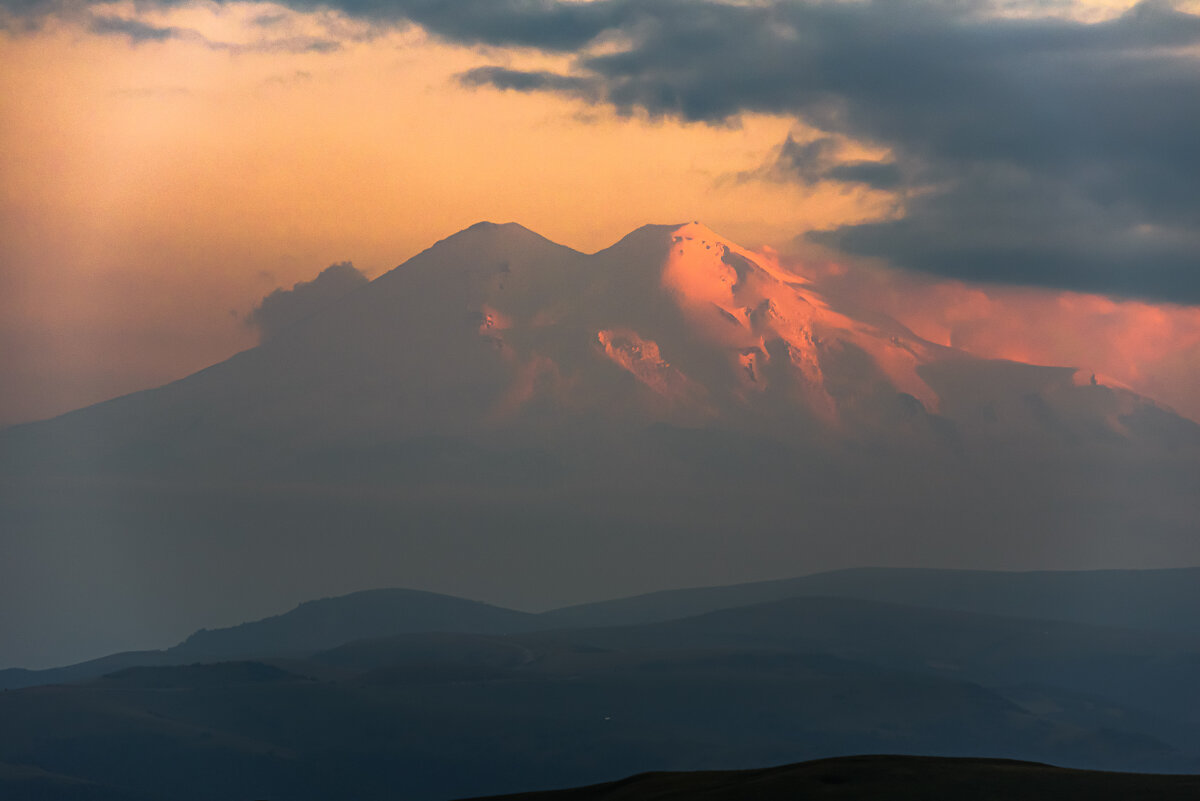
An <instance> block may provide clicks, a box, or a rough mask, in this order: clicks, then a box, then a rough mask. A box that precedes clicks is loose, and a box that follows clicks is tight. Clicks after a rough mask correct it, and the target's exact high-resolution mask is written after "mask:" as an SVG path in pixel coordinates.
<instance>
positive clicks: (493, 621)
mask: <svg viewBox="0 0 1200 801" xmlns="http://www.w3.org/2000/svg"><path fill="white" fill-rule="evenodd" d="M536 628H541V625H540V622H539V618H538V617H537V616H536V615H531V614H528V613H525V612H517V611H515V610H512V609H503V608H501V607H498V606H492V605H491V604H485V603H481V602H479V601H468V600H465V599H462V598H454V597H451V596H448V595H439V594H437V593H432V592H420V591H417V590H403V589H380V590H365V591H363V592H356V593H351V594H349V595H344V596H340V597H337V598H321V599H318V600H313V601H306V602H304V603H302V604H300V605H299V606H297V607H296V608H295V609H292V610H291V611H289V612H285V613H284V614H282V615H273V616H271V617H267V618H263V619H261V620H255V621H250V622H247V623H241V624H238V625H236V626H230V627H228V628H223V629H200V630H199V631H196V632H194V633H193V634H191V635H190V636H189V637H188V638H187V639H185V640H184V641H183V642H181V643H179V644H178V645H175V646H173V647H171V648H166V649H163V650H159V651H133V652H127V653H120V654H112V655H111V656H106V657H102V658H100V659H93V660H89V661H86V662H81V663H78V664H75V665H69V666H66V667H59V668H50V669H47V670H21V669H9V670H0V689H16V688H19V687H34V686H39V685H47V684H59V683H64V682H77V681H85V680H88V679H95V678H97V677H99V676H103V675H106V674H109V673H114V672H116V671H120V670H127V669H132V668H142V667H157V666H167V665H187V664H191V663H195V662H219V661H224V660H229V659H246V658H262V657H273V658H276V659H282V658H287V657H307V656H309V655H311V654H313V653H315V652H317V651H323V650H326V649H329V648H333V647H335V646H339V645H343V644H345V643H348V642H352V641H355V640H369V639H372V638H381V637H388V636H391V635H396V634H405V633H413V632H447V633H455V632H463V633H474V634H501V633H509V632H518V631H530V630H533V629H536Z"/></svg>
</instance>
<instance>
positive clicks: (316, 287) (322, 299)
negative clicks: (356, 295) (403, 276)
mask: <svg viewBox="0 0 1200 801" xmlns="http://www.w3.org/2000/svg"><path fill="white" fill-rule="evenodd" d="M367 281H368V279H367V277H366V276H365V275H363V274H362V273H361V272H359V271H358V269H357V268H355V266H354V265H353V264H351V263H350V262H348V261H343V262H339V263H338V264H331V265H329V266H328V267H326V268H325V269H324V270H322V271H321V273H320V274H319V275H318V276H317V277H316V278H314V279H313V280H311V281H301V282H299V283H297V284H294V285H293V286H292V288H291V289H276V290H275V291H274V292H272V293H271V294H269V295H267V296H266V297H265V298H263V299H262V302H261V303H259V304H258V306H257V307H255V309H254V311H252V312H250V315H249V317H248V318H247V322H249V323H250V324H251V325H253V326H254V327H255V328H257V329H258V331H259V335H260V336H261V338H262V340H263V341H264V342H266V341H267V340H269V339H271V338H272V337H274V336H275V335H276V334H277V333H279V332H280V331H282V330H284V329H285V328H287V327H288V326H290V325H292V324H293V323H295V322H298V321H300V320H303V319H304V318H306V317H309V316H310V315H312V314H315V313H316V312H318V311H320V310H321V309H323V308H325V307H326V306H329V305H330V304H332V303H334V302H336V301H337V300H338V299H339V298H342V297H343V296H345V295H347V294H348V293H350V292H352V291H354V290H355V289H358V288H359V287H360V286H362V285H364V284H366V283H367Z"/></svg>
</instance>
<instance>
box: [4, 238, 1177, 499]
mask: <svg viewBox="0 0 1200 801" xmlns="http://www.w3.org/2000/svg"><path fill="white" fill-rule="evenodd" d="M653 424H660V428H661V429H666V428H679V429H684V430H698V429H706V430H712V431H728V432H742V433H744V434H746V435H748V436H751V437H761V438H769V439H771V440H772V441H774V442H784V443H788V442H790V443H795V444H803V445H804V446H805V447H810V448H811V447H814V446H818V447H821V448H824V449H829V448H835V447H837V446H839V445H844V444H845V443H857V444H863V443H872V444H875V445H879V444H882V443H890V444H891V445H897V444H900V443H903V445H904V447H922V448H924V447H934V448H937V449H940V450H942V451H945V452H950V451H953V450H954V449H957V448H962V447H963V446H964V445H966V444H968V443H971V442H976V443H980V442H987V443H988V444H989V447H994V446H995V445H996V444H997V443H1000V442H1003V443H1004V444H1005V447H1006V448H1026V449H1028V448H1033V449H1036V450H1038V451H1044V450H1047V449H1057V448H1061V447H1066V448H1068V449H1072V448H1085V449H1090V448H1093V447H1107V446H1113V447H1116V448H1118V449H1122V448H1129V447H1131V446H1132V447H1138V448H1140V447H1143V446H1149V447H1152V448H1155V449H1157V448H1159V447H1161V446H1163V445H1169V446H1171V447H1179V446H1180V445H1187V444H1189V443H1190V444H1192V445H1195V444H1196V443H1197V442H1200V427H1197V426H1196V425H1195V424H1193V423H1191V422H1190V421H1186V420H1182V419H1180V418H1178V417H1176V416H1175V415H1174V414H1172V413H1171V412H1170V411H1169V410H1167V409H1165V408H1163V407H1160V406H1158V405H1156V404H1155V403H1154V402H1152V401H1150V400H1148V399H1145V398H1142V397H1139V396H1137V395H1135V394H1134V393H1132V392H1130V391H1128V390H1126V389H1122V388H1119V387H1109V386H1104V385H1102V384H1097V383H1096V382H1095V378H1094V377H1093V376H1091V375H1088V374H1085V373H1083V372H1082V371H1077V370H1075V369H1073V368H1066V367H1042V366H1034V365H1025V364H1019V363H1015V362H1004V361H996V360H983V359H978V358H973V357H971V356H969V355H967V354H965V353H963V352H961V351H957V350H954V349H952V348H947V347H943V346H939V345H936V344H933V343H930V342H928V341H925V340H923V339H921V338H920V337H917V336H916V335H914V334H913V333H912V332H911V331H909V330H908V329H906V328H905V327H903V326H902V325H900V324H899V323H897V322H895V321H894V320H891V319H889V318H886V317H883V316H881V315H878V314H873V313H869V312H866V311H863V310H855V309H852V308H845V307H842V306H839V305H836V304H835V303H833V302H832V301H831V300H830V299H829V298H827V297H825V296H824V295H823V294H822V293H821V292H820V291H819V289H818V288H817V287H816V286H814V285H813V284H812V283H811V282H810V281H809V280H807V279H805V278H803V277H801V276H799V275H796V274H794V273H792V272H789V271H787V270H785V269H783V268H781V267H780V266H779V265H777V264H775V263H773V261H772V260H771V259H770V258H769V257H768V256H764V255H762V254H756V253H751V252H749V251H746V250H744V249H742V248H740V247H738V246H737V245H735V244H733V243H732V242H729V241H728V240H725V239H723V238H722V237H720V236H718V235H717V234H715V233H713V232H712V231H710V230H708V229H707V228H705V227H704V226H701V225H699V224H695V223H693V224H689V225H683V226H646V227H644V228H640V229H638V230H636V231H634V232H633V233H631V234H629V235H628V236H626V237H625V238H624V239H622V240H621V241H620V242H618V243H617V244H615V245H613V246H612V247H610V248H608V249H606V250H603V251H600V252H598V253H595V254H592V255H585V254H582V253H578V252H576V251H573V250H570V249H568V248H565V247H562V246H560V245H556V244H554V243H552V242H550V241H548V240H546V239H544V238H542V237H540V236H538V235H537V234H534V233H533V232H531V231H529V230H527V229H524V228H522V227H520V226H518V225H515V224H508V225H493V224H490V223H479V224H478V225H474V226H472V227H471V228H468V229H467V230H465V231H462V232H461V233H459V234H456V235H454V236H452V237H450V238H448V239H446V240H444V241H442V242H439V243H438V244H437V245H435V246H433V247H432V248H430V249H429V250H427V251H425V252H424V253H421V254H420V255H418V256H416V257H415V258H413V259H411V260H410V261H409V262H407V263H405V264H403V265H401V266H400V267H398V268H396V269H394V270H392V271H391V272H389V273H387V274H385V275H383V276H382V277H380V278H378V279H377V280H375V281H373V282H371V283H370V284H369V285H366V286H363V287H362V288H360V289H359V290H358V291H356V292H352V293H351V294H350V295H349V296H347V297H344V298H343V299H341V300H340V301H338V302H335V303H333V304H332V305H331V306H329V307H328V308H325V309H323V310H321V311H319V312H318V313H316V314H313V315H311V316H309V317H307V318H305V319H303V320H301V321H300V322H298V323H296V324H294V325H292V326H291V327H290V328H288V329H285V330H284V331H282V332H280V333H279V334H278V335H277V336H275V337H273V338H272V339H270V340H269V341H267V342H265V343H264V344H262V345H261V346H259V347H257V348H254V349H252V350H249V351H246V352H244V353H241V354H238V355H237V356H235V357H233V358H232V359H229V360H227V361H225V362H223V363H221V364H218V365H216V366H214V367H211V368H209V369H207V370H204V371H201V372H200V373H197V374H195V375H193V376H191V377H189V378H186V379H184V380H182V381H178V382H175V383H173V384H170V385H167V386H165V387H163V388H160V389H157V390H152V391H148V392H142V393H136V394H134V395H130V396H127V397H124V398H120V399H117V400H115V401H111V402H108V403H104V404H99V405H97V406H93V407H90V408H88V409H85V410H82V411H80V412H76V413H73V414H70V415H66V416H64V417H62V418H59V419H57V420H54V421H51V422H47V423H42V424H34V425H32V426H26V427H20V428H18V429H16V430H13V431H10V432H9V433H8V434H7V437H6V438H5V441H4V445H5V450H7V451H10V452H13V451H19V450H21V449H22V447H21V446H22V445H27V446H31V447H29V449H28V450H25V452H24V453H22V454H21V456H22V458H26V459H30V460H31V462H30V463H38V462H40V463H43V464H46V466H51V465H55V464H57V465H58V466H61V467H69V468H70V469H72V470H74V469H79V468H85V469H99V470H102V471H115V472H119V473H130V472H132V473H143V472H153V473H161V472H162V471H164V470H165V471H167V472H174V471H176V470H183V471H184V472H189V473H190V472H193V471H194V470H195V469H196V468H197V467H198V466H205V467H215V468H216V469H217V470H218V472H219V473H220V474H222V475H228V474H229V471H231V470H232V471H233V472H235V473H237V472H240V471H246V472H249V473H254V472H257V471H261V470H265V471H267V472H268V473H273V472H275V471H278V470H279V469H280V468H281V467H282V466H283V464H282V463H287V464H292V463H293V460H295V459H296V458H299V459H300V460H301V461H302V462H304V464H306V465H307V466H308V467H310V468H313V469H316V470H317V472H319V473H322V474H326V475H334V476H336V475H338V474H339V472H340V471H343V470H345V469H347V468H350V469H352V466H353V462H354V461H355V460H356V459H359V460H362V459H366V460H367V461H368V462H369V463H370V469H371V470H375V469H379V468H380V467H381V465H380V464H379V463H378V462H379V460H382V461H383V462H386V461H387V456H386V451H387V450H388V449H389V448H394V449H395V451H396V453H394V454H393V457H394V461H395V464H394V465H393V467H399V466H400V465H407V466H408V467H411V468H413V469H414V470H417V472H419V466H420V464H421V462H422V461H433V462H437V461H439V460H440V461H446V460H449V461H450V462H451V463H453V462H454V461H457V460H462V461H469V460H470V455H469V454H467V453H458V452H456V446H455V445H453V444H451V443H450V442H449V440H451V439H454V440H467V441H473V442H475V443H481V442H491V441H495V440H497V439H498V440H499V441H500V442H502V443H503V444H502V447H501V450H502V451H504V453H505V454H507V456H499V455H497V454H492V456H493V459H496V460H498V461H497V464H502V463H507V462H508V461H509V460H512V459H514V458H515V459H516V460H517V463H518V464H517V465H516V467H520V466H521V462H522V459H521V458H519V453H520V452H522V451H524V452H525V455H526V457H527V459H526V460H525V461H526V464H525V467H527V468H529V467H532V466H536V464H537V463H538V457H537V454H538V453H540V454H542V455H543V456H545V455H546V454H547V453H552V452H553V451H554V450H555V446H556V445H561V444H563V443H565V442H568V441H569V442H572V444H573V445H577V444H579V443H580V442H589V441H590V442H591V443H592V444H593V445H603V444H604V443H605V442H606V441H609V438H610V437H611V436H612V434H613V432H614V431H617V432H629V431H637V432H641V431H643V430H645V428H646V427H647V426H650V425H653ZM638 436H640V434H639V435H638ZM729 444H730V445H733V446H734V447H735V449H736V445H735V443H729ZM514 449H515V450H514ZM31 452H34V453H35V454H36V455H32V454H31ZM743 455H744V454H743ZM323 458H326V459H328V462H327V463H324V464H323V463H321V461H322V459H323ZM7 461H8V462H9V464H10V465H11V464H12V460H11V459H9V460H7ZM555 461H556V460H554V459H551V460H550V462H555ZM27 464H29V463H27ZM543 466H545V465H543ZM402 472H403V470H402ZM464 474H465V475H469V474H470V468H469V467H468V468H467V469H466V471H465V473H464Z"/></svg>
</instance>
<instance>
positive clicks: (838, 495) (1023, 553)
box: [0, 223, 1200, 667]
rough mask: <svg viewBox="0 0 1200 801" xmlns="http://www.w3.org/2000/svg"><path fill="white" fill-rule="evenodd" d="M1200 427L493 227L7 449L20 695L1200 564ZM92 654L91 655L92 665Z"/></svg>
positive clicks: (2, 464)
mask: <svg viewBox="0 0 1200 801" xmlns="http://www.w3.org/2000/svg"><path fill="white" fill-rule="evenodd" d="M1197 486H1200V426H1197V425H1196V424H1195V423H1193V422H1191V421H1189V420H1186V419H1184V418H1181V417H1179V416H1177V415H1175V414H1174V413H1173V412H1171V411H1170V410H1169V409H1167V408H1165V407H1163V406H1161V405H1158V404H1156V403H1155V402H1154V401H1153V400H1150V399H1147V398H1144V397H1140V396H1138V395H1136V394H1134V393H1133V392H1131V391H1129V390H1127V389H1123V388H1120V387H1115V386H1106V385H1105V384H1104V383H1103V382H1096V381H1094V380H1093V378H1092V376H1091V374H1090V373H1086V372H1081V371H1078V370H1076V369H1075V368H1073V367H1053V366H1038V365H1028V364H1021V363H1016V362H1008V361H997V360H985V359H979V358H975V357H973V356H971V355H969V354H967V353H964V352H962V351H958V350H955V349H952V348H947V347H943V346H939V345H936V344H934V343H930V342H928V341H925V340H923V339H921V338H920V337H918V336H916V335H914V334H913V333H912V332H911V331H910V330H908V329H907V328H905V327H904V326H902V325H900V324H899V323H897V322H896V321H895V320H892V319H890V318H888V317H886V316H883V315H880V314H877V313H873V312H871V311H869V310H866V309H859V308H854V307H852V306H850V305H848V304H846V303H844V302H842V301H840V300H839V299H838V298H837V297H834V296H832V295H829V294H827V293H826V292H823V291H822V288H821V286H820V285H819V284H818V283H817V282H814V281H812V280H809V279H807V278H805V277H803V276H800V275H797V274H795V273H793V272H792V271H790V270H788V269H785V268H784V267H783V266H781V265H780V264H778V263H776V261H775V260H774V259H773V258H772V257H770V255H763V254H759V253H754V252H750V251H747V250H745V249H743V248H741V247H739V246H737V245H736V244H734V243H732V242H730V241H728V240H726V239H724V238H722V237H720V236H719V235H717V234H715V233H713V232H712V231H710V230H708V229H706V228H704V227H703V226H701V225H698V224H695V223H693V224H689V225H683V226H646V227H643V228H640V229H638V230H636V231H634V232H633V233H631V234H629V235H628V236H626V237H625V238H623V239H622V240H620V241H619V242H617V243H616V244H614V245H613V246H612V247H609V248H607V249H605V250H602V251H599V252H597V253H594V254H590V255H589V254H583V253H579V252H576V251H574V250H571V249H569V248H566V247H562V246H560V245H557V244H554V243H552V242H550V241H548V240H546V239H544V238H542V237H540V236H538V235H537V234H535V233H533V232H531V231H529V230H527V229H525V228H522V227H520V226H518V225H513V224H507V225H493V224H490V223H480V224H478V225H474V226H472V227H470V228H468V229H466V230H464V231H462V232H460V233H458V234H455V235H454V236H451V237H449V238H448V239H445V240H443V241H441V242H439V243H437V244H436V245H434V246H433V247H431V248H429V249H428V250H426V251H425V252H423V253H421V254H419V255H417V256H416V257H414V258H412V259H410V260H409V261H408V262H406V263H404V264H402V265H400V266H399V267H397V268H395V269H394V270H392V271H390V272H388V273H386V274H384V275H382V276H380V277H379V278H377V279H375V280H374V281H371V282H370V283H368V284H365V285H362V286H360V287H359V288H358V289H356V290H353V291H351V292H350V293H349V294H347V295H344V296H343V297H341V298H340V299H339V300H336V301H335V302H332V303H331V304H330V305H328V306H326V307H324V308H322V309H320V310H318V311H316V312H315V313H313V314H311V315H310V316H308V317H305V318H303V319H301V320H299V321H297V322H295V323H293V324H292V325H291V326H289V327H287V328H283V329H281V330H278V331H276V332H274V333H273V335H272V336H271V337H270V338H269V339H267V340H265V341H264V342H263V343H262V344H261V345H260V346H258V347H256V348H253V349H250V350H248V351H245V352H243V353H240V354H238V355H236V356H234V357H233V358H231V359H228V360H226V361H224V362H222V363H220V364H217V365H214V366H212V367H210V368H208V369H206V370H202V371H201V372H199V373H196V374H195V375H192V376H189V377H187V378H185V379H183V380H180V381H176V382H174V383H171V384H168V385H166V386H164V387H161V388H158V389H152V390H148V391H145V392H138V393H134V394H132V395H128V396H125V397H122V398H118V399H115V400H112V401H109V402H106V403H101V404H97V405H95V406H91V407H88V408H86V409H82V410H79V411H76V412H72V413H70V414H67V415H63V416H62V417H59V418H55V419H53V420H48V421H44V422H40V423H33V424H28V425H23V426H16V427H13V428H10V429H8V430H6V431H0V524H2V525H3V527H4V529H5V532H6V540H5V542H4V543H0V547H2V548H3V549H4V552H3V553H0V588H3V589H0V603H2V604H3V605H4V607H5V608H12V609H26V610H29V612H28V615H27V616H25V617H22V618H21V619H19V620H18V619H15V618H14V619H8V618H5V619H0V643H6V644H8V648H7V650H8V654H7V658H6V660H5V661H6V662H7V664H0V667H5V666H18V665H25V666H31V667H32V666H37V665H39V664H42V665H44V664H53V663H59V664H62V663H65V662H68V661H80V660H82V659H85V658H88V657H91V656H95V655H97V654H98V653H104V652H112V651H117V650H122V649H134V648H147V647H161V646H162V645H164V644H166V643H169V642H171V641H173V640H176V639H178V638H179V637H180V636H182V635H184V634H186V633H187V631H189V630H193V629H195V628H198V627H200V626H203V625H210V624H212V623H214V622H221V621H227V622H235V621H238V620H245V619H248V618H251V617H255V616H260V615H261V614H265V613H266V612H267V611H268V610H271V609H278V608H280V607H281V606H286V605H287V604H288V603H291V602H294V601H295V600H296V599H297V598H303V597H315V596H321V595H330V594H341V593H346V592H350V591H352V590H356V589H362V588H363V587H371V586H389V585H391V586H395V585H401V586H410V587H415V588H419V589H425V590H433V591H438V592H446V593H450V594H454V595H460V596H463V597H470V598H479V599H485V600H488V601H492V602H496V603H500V604H503V605H506V606H515V607H518V608H543V609H544V608H547V607H550V606H558V605H563V604H568V603H578V602H584V601H589V600H595V599H597V598H603V597H613V596H617V595H627V594H633V593H638V592H646V591H650V590H656V589H661V588H664V587H671V586H686V585H712V584H719V583H728V582H731V581H739V580H750V579H761V578H769V577H773V576H780V575H795V574H799V573H807V572H812V571H815V570H824V569H831V568H840V567H850V566H862V565H884V566H887V565H893V566H894V565H925V566H930V567H981V566H988V567H1001V568H1037V567H1056V568H1059V567H1115V566H1126V567H1128V566H1139V567H1153V566H1164V565H1180V564H1195V563H1200V542H1197V541H1196V538H1195V536H1194V533H1195V521H1196V520H1197V519H1200V493H1197V492H1196V487H1197ZM67 643H75V645H73V646H71V647H68V646H67V645H66V644H67Z"/></svg>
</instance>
